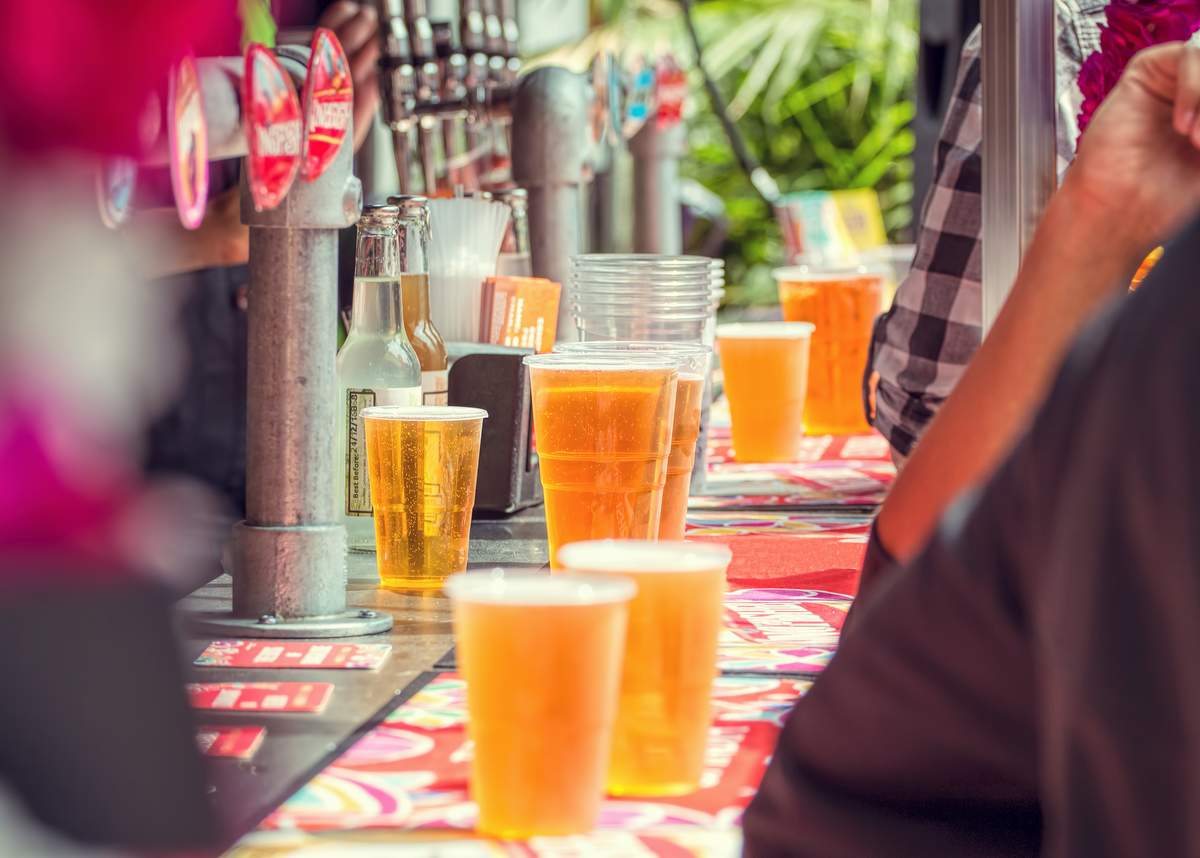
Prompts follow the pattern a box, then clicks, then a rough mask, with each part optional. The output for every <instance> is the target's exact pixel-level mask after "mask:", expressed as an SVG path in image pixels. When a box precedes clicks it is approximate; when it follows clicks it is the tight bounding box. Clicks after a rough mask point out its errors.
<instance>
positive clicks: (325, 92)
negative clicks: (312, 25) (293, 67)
mask: <svg viewBox="0 0 1200 858" xmlns="http://www.w3.org/2000/svg"><path fill="white" fill-rule="evenodd" d="M353 113H354V85H353V84H352V83H351V80H350V63H349V62H347V60H346V53H345V51H343V50H342V46H341V43H339V42H338V40H337V36H335V35H334V34H333V32H332V31H331V30H327V29H325V28H324V27H318V28H317V31H316V33H314V34H313V40H312V54H311V55H310V57H309V60H308V75H307V77H306V78H305V80H304V141H303V146H304V153H303V158H302V159H301V162H300V175H302V176H303V177H304V179H305V180H306V181H309V182H311V181H313V180H314V179H316V178H317V177H318V176H320V175H321V174H322V173H323V172H325V168H326V167H328V166H329V165H330V163H332V162H333V159H334V158H335V157H337V153H338V150H339V149H341V147H342V141H343V140H345V139H346V132H347V131H349V130H350V119H351V117H352V116H353Z"/></svg>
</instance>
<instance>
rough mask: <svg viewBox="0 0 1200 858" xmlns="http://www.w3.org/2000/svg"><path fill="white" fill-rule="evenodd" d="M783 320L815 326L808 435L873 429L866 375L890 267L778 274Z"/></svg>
mask: <svg viewBox="0 0 1200 858" xmlns="http://www.w3.org/2000/svg"><path fill="white" fill-rule="evenodd" d="M774 274H775V279H776V280H777V281H778V283H779V302H780V304H782V305H783V318H784V319H786V320H787V321H789V322H810V323H812V324H813V325H815V326H816V332H815V333H814V334H813V338H812V351H811V355H810V359H809V373H808V405H807V406H806V410H805V429H806V431H807V432H808V433H809V434H810V435H827V434H828V435H848V434H855V433H860V432H869V431H870V428H871V427H870V426H869V425H868V423H867V418H866V415H865V413H864V412H863V404H862V376H863V370H864V368H865V367H866V365H867V356H868V354H869V353H870V350H871V333H872V331H873V330H874V327H875V319H876V318H877V317H878V316H879V313H880V312H881V310H882V306H883V304H882V302H883V287H884V280H885V278H886V277H887V276H888V272H887V269H883V268H880V267H878V266H866V265H857V266H846V267H816V266H807V265H799V266H793V267H790V268H780V269H777V270H776V271H775V272H774Z"/></svg>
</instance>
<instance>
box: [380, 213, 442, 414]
mask: <svg viewBox="0 0 1200 858" xmlns="http://www.w3.org/2000/svg"><path fill="white" fill-rule="evenodd" d="M388 204H389V205H394V206H396V207H397V208H398V209H399V210H400V228H399V230H398V237H399V243H400V247H399V257H398V264H399V266H400V286H401V290H402V291H403V293H404V329H405V331H406V332H407V333H408V340H409V342H410V343H412V347H413V351H415V352H416V353H417V360H419V361H420V362H421V397H422V401H423V402H424V404H425V405H446V404H448V403H447V388H448V372H447V368H448V367H449V361H448V359H447V357H446V343H445V341H444V340H443V339H442V335H441V334H440V333H439V332H438V329H437V327H435V326H434V324H433V319H431V318H430V317H429V264H428V258H429V201H428V200H426V199H425V197H415V196H394V197H388Z"/></svg>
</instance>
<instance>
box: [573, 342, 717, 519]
mask: <svg viewBox="0 0 1200 858" xmlns="http://www.w3.org/2000/svg"><path fill="white" fill-rule="evenodd" d="M554 350H555V351H556V352H562V353H567V354H569V353H578V354H589V353H593V354H627V353H630V352H647V353H651V354H663V355H668V356H670V357H673V358H675V359H676V360H677V361H678V367H679V383H678V384H677V385H676V388H675V416H674V418H673V420H672V424H671V453H670V456H669V457H668V459H667V482H666V485H665V486H664V488H663V501H662V514H661V515H660V516H659V525H658V538H659V539H664V540H679V539H683V535H684V532H685V531H686V529H687V508H688V496H689V495H690V494H691V486H692V471H693V468H694V467H695V466H696V463H697V459H698V458H699V461H700V467H702V468H703V467H704V466H705V463H704V459H703V456H702V455H698V454H702V453H703V451H701V450H699V449H698V446H699V441H700V437H701V427H702V425H703V424H702V417H703V415H704V402H705V396H706V395H707V390H706V388H707V386H708V380H709V372H710V370H711V367H712V349H711V348H709V347H708V346H704V345H700V344H699V343H656V342H648V341H644V340H643V341H624V342H596V341H594V340H593V341H584V342H578V343H560V344H559V345H557V346H555V348H554Z"/></svg>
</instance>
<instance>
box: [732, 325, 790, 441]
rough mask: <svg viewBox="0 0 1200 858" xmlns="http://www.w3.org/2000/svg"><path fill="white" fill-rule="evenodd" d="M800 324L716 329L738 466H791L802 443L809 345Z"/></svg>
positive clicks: (735, 326) (736, 326) (738, 326)
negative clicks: (769, 464) (745, 464)
mask: <svg viewBox="0 0 1200 858" xmlns="http://www.w3.org/2000/svg"><path fill="white" fill-rule="evenodd" d="M812 336H813V326H812V325H810V324H807V323H804V322H747V323H744V324H736V325H720V326H718V327H717V350H718V351H719V352H720V355H721V366H722V368H723V369H724V372H725V396H726V397H727V398H728V399H729V416H730V418H731V423H732V426H731V429H732V434H733V455H734V458H735V459H736V460H737V461H739V462H794V461H796V460H797V459H798V458H799V457H800V454H801V450H802V448H803V445H804V415H805V408H806V405H805V403H806V401H807V388H808V383H809V377H810V376H809V371H808V364H809V357H808V350H809V341H810V339H811V338H812Z"/></svg>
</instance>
